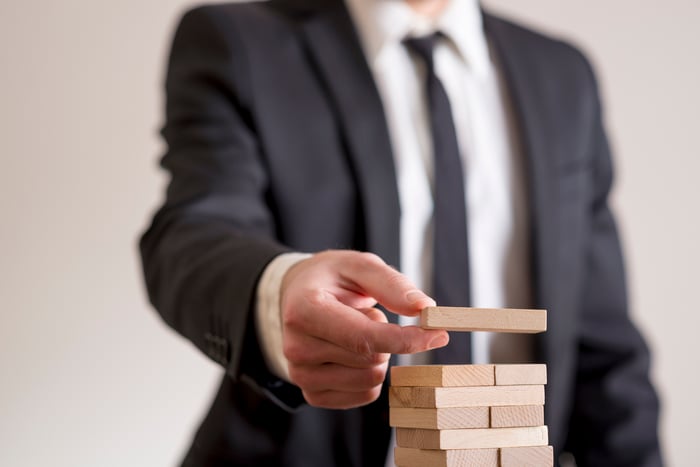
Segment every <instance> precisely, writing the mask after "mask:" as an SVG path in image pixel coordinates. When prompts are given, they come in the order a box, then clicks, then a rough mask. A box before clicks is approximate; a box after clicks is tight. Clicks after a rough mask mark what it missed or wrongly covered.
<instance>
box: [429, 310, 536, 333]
mask: <svg viewBox="0 0 700 467" xmlns="http://www.w3.org/2000/svg"><path fill="white" fill-rule="evenodd" d="M420 325H421V327H423V328H425V329H447V330H449V331H491V332H514V333H529V334H532V333H538V332H544V331H546V330H547V311H546V310H519V309H514V308H458V307H444V306H436V307H428V308H424V309H423V310H422V311H421V317H420Z"/></svg>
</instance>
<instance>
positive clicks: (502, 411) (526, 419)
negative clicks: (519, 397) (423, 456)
mask: <svg viewBox="0 0 700 467" xmlns="http://www.w3.org/2000/svg"><path fill="white" fill-rule="evenodd" d="M490 412H491V425H490V426H491V427H492V428H510V427H521V426H541V425H544V406H543V405H515V406H508V407H491V409H490ZM416 428H418V427H416Z"/></svg>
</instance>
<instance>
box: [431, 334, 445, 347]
mask: <svg viewBox="0 0 700 467" xmlns="http://www.w3.org/2000/svg"><path fill="white" fill-rule="evenodd" d="M449 341H450V336H449V335H448V334H447V333H445V334H440V335H439V336H437V337H434V338H433V340H431V341H430V343H429V344H428V347H430V348H431V349H436V348H438V347H444V346H446V345H447V343H448V342H449Z"/></svg>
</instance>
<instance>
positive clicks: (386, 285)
mask: <svg viewBox="0 0 700 467" xmlns="http://www.w3.org/2000/svg"><path fill="white" fill-rule="evenodd" d="M351 259H352V260H351V261H348V262H347V266H346V267H345V268H343V269H342V270H341V278H342V279H343V281H344V283H345V284H344V285H345V287H347V288H348V289H354V290H357V291H360V292H361V293H362V294H365V295H368V296H371V297H373V298H374V299H375V300H376V301H377V302H379V303H381V304H382V305H383V306H384V307H386V308H387V309H388V310H390V311H392V312H394V313H398V314H402V315H406V316H415V315H417V314H418V313H420V310H422V309H423V308H425V307H429V306H435V300H433V299H432V298H430V297H428V296H427V295H426V294H425V293H423V292H422V291H421V290H419V289H418V288H416V286H415V285H413V283H412V282H411V281H410V280H409V279H408V278H407V277H406V276H404V275H403V274H401V273H400V272H398V271H397V270H396V269H394V268H392V267H391V266H389V265H388V264H386V263H385V262H384V261H383V260H382V259H381V258H379V257H378V256H376V255H374V254H372V253H357V254H355V255H353V257H352V258H351Z"/></svg>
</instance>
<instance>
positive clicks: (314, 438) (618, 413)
mask: <svg viewBox="0 0 700 467" xmlns="http://www.w3.org/2000/svg"><path fill="white" fill-rule="evenodd" d="M426 38H427V39H426ZM426 44H427V45H426ZM163 134H164V136H165V138H166V141H167V143H168V152H167V154H166V155H165V157H164V158H163V165H164V167H165V168H166V169H167V170H169V171H170V173H171V176H172V179H171V183H170V186H169V188H168V193H167V199H166V202H165V204H164V206H163V207H162V208H161V210H160V211H159V212H158V213H157V215H156V216H155V218H154V221H153V224H152V226H151V227H150V229H149V230H148V232H147V233H146V234H145V235H144V237H143V239H142V244H141V248H142V253H143V259H144V269H145V276H146V282H147V285H148V290H149V294H150V297H151V300H152V302H153V303H154V305H155V307H156V308H157V309H158V311H159V312H160V313H161V315H162V316H163V318H164V319H165V320H166V321H167V322H168V323H169V324H170V325H171V326H173V327H174V328H175V329H176V330H177V331H178V332H180V333H182V334H183V335H184V336H185V337H187V338H188V339H190V340H191V341H192V342H193V343H194V344H195V345H196V346H197V347H199V348H200V349H202V351H204V352H205V353H206V354H207V355H209V356H210V357H211V358H212V359H214V360H215V361H217V362H219V363H220V364H221V365H222V366H223V368H224V369H225V370H226V375H225V377H224V379H223V382H222V385H221V388H220V391H219V394H218V395H217V398H216V401H215V402H214V405H213V407H212V409H211V411H210V413H209V414H208V416H207V417H206V419H205V421H204V422H203V424H202V426H201V428H200V430H199V432H198V433H197V436H196V438H195V440H194V443H193V446H192V447H191V449H190V451H189V453H188V455H187V458H186V460H185V463H184V464H185V465H256V466H260V465H271V466H273V465H274V466H302V465H304V466H316V465H319V466H328V465H348V466H381V465H384V463H385V461H386V459H387V453H388V451H389V450H390V447H391V430H390V428H389V427H388V408H387V405H388V404H387V395H386V383H385V375H386V371H387V368H388V366H389V364H390V359H391V361H392V362H395V361H396V359H397V358H400V359H402V360H403V361H416V360H423V361H425V360H430V361H435V362H445V361H459V356H460V355H462V356H463V358H464V360H465V361H462V362H461V363H467V361H466V359H467V358H468V357H467V355H468V354H469V353H471V358H472V360H473V361H475V362H478V361H485V360H498V359H502V360H507V361H516V360H517V361H537V362H546V363H547V364H548V372H549V382H548V386H547V406H546V410H547V412H546V420H547V424H548V425H549V428H550V443H551V444H552V445H554V446H555V449H556V452H557V453H559V452H562V451H569V452H571V453H573V455H574V456H575V458H576V461H577V463H578V465H580V466H581V465H583V466H588V465H590V466H606V465H611V466H613V465H614V466H656V465H660V464H661V460H660V454H659V446H658V440H657V435H656V424H657V418H658V402H657V398H656V395H655V393H654V391H653V389H652V387H651V385H650V383H649V380H648V365H649V357H648V351H647V349H646V346H645V344H644V342H643V340H642V339H641V337H640V336H639V334H638V332H637V331H636V330H635V328H634V327H633V325H632V324H631V322H630V320H629V317H628V315H627V304H626V299H625V284H624V277H623V270H622V261H621V257H620V249H619V245H618V240H617V235H616V232H615V227H614V223H613V220H612V217H611V214H610V211H609V209H608V206H607V195H608V191H609V189H610V185H611V181H612V170H611V162H610V156H609V152H608V147H607V143H606V139H605V136H604V133H603V129H602V123H601V111H600V105H599V102H598V97H597V90H596V86H595V82H594V79H593V77H592V73H591V70H590V68H589V66H588V64H587V62H586V61H585V60H584V59H583V58H582V57H581V55H580V54H579V53H578V52H577V51H576V50H574V49H573V48H571V47H570V46H568V45H566V44H563V43H561V42H557V41H553V40H551V39H548V38H545V37H542V36H540V35H537V34H535V33H533V32H530V31H528V30H525V29H522V28H520V27H518V26H515V25H513V24H511V23H508V22H505V21H503V20H501V19H498V18H496V17H493V16H490V15H488V14H482V13H481V11H480V10H479V8H478V5H477V4H476V3H475V2H472V1H471V0H452V1H449V0H424V1H421V0H406V1H405V2H402V1H399V0H348V1H347V2H345V3H344V2H342V1H341V0H327V1H314V0H271V1H269V2H264V3H252V4H226V5H219V6H209V7H203V8H198V9H195V10H193V11H191V12H189V13H188V14H187V15H185V17H184V18H183V20H182V22H181V24H180V26H179V28H178V31H177V33H176V36H175V39H174V43H173V48H172V53H171V58H170V63H169V69H168V78H167V122H166V126H165V129H164V132H163ZM442 153H452V154H453V155H454V154H456V156H455V157H456V158H457V159H456V160H455V158H452V159H450V160H449V163H447V167H448V169H447V170H445V163H444V160H447V159H444V160H443V159H441V157H443V156H442V155H441V154H442ZM445 157H447V156H445ZM455 163H456V164H457V165H454V164H455ZM449 164H453V165H451V166H450V165H449ZM449 167H452V168H451V169H449ZM455 167H456V169H455ZM455 175H456V178H455ZM462 176H464V180H462V178H461V177H462ZM455 182H456V183H455ZM448 185H449V186H450V187H451V189H452V188H454V186H455V185H461V186H459V193H458V194H457V196H456V197H455V196H454V193H452V195H451V196H452V198H450V201H449V202H447V203H446V202H445V199H447V198H444V196H450V195H445V194H444V191H445V190H444V187H445V186H448ZM464 190H466V192H465V191H464ZM460 193H461V194H460ZM460 197H461V199H460ZM455 200H456V201H455ZM445 206H448V208H449V209H448V210H447V212H446V210H445ZM445 214H447V216H446V215H445ZM465 216H466V219H465ZM449 217H453V218H457V219H458V221H457V222H454V219H452V220H450V219H448V218H449ZM448 222H452V224H449V227H448V228H445V225H448ZM465 228H466V230H465V231H463V230H464V229H465ZM455 232H456V234H455ZM445 239H447V240H445ZM467 239H468V240H467ZM462 240H463V241H462ZM300 253H307V254H300ZM450 261H452V262H453V263H458V264H457V268H459V264H462V265H463V266H464V268H465V269H464V270H463V271H462V272H463V274H462V273H450V274H445V269H444V268H443V264H446V263H450ZM392 266H394V267H396V268H398V270H400V271H402V272H403V273H400V272H398V271H397V270H396V269H394V268H393V267H392ZM449 267H451V266H449ZM449 267H447V269H449ZM455 278H456V280H457V286H454V285H448V284H451V283H452V282H453V281H454V280H455ZM451 281H452V282H451ZM443 289H448V290H447V292H445V293H443V292H442V290H443ZM422 290H428V291H430V293H431V294H434V295H436V297H437V298H438V302H439V303H440V304H446V303H445V302H446V301H449V300H457V301H460V300H461V301H468V302H470V304H472V305H475V306H492V307H501V306H521V307H526V306H532V307H541V308H547V309H548V310H549V331H548V332H547V333H546V334H544V335H542V336H538V337H536V338H533V339H531V340H515V339H507V340H506V341H501V340H499V339H497V338H494V337H493V336H488V335H487V336H483V335H477V336H475V337H474V338H473V339H472V342H471V343H467V342H465V341H464V337H463V336H464V335H452V336H450V337H449V338H448V336H447V334H446V333H445V332H444V331H427V330H422V329H420V328H417V327H415V326H410V325H409V324H410V323H411V317H412V316H415V315H416V314H417V313H418V312H419V310H420V309H422V308H423V307H425V306H429V305H431V304H433V303H435V302H434V300H433V299H432V298H430V297H429V296H427V295H426V294H425V293H424V292H422ZM465 290H466V291H468V292H466V294H463V295H459V294H460V293H464V291H465ZM451 293H456V295H452V297H459V296H461V297H464V298H462V299H454V298H453V299H444V298H442V297H446V296H449V295H450V294H451ZM377 304H378V305H380V306H381V307H383V308H384V310H386V313H385V312H384V311H382V310H381V309H380V307H378V306H377ZM448 304H453V305H466V304H467V303H448ZM399 315H400V317H399ZM387 320H388V321H390V322H387ZM448 340H449V341H450V344H449V345H448V346H447V347H445V345H446V344H447V342H448ZM427 350H434V352H429V353H423V352H424V351H427ZM392 354H394V355H397V356H394V357H391V355H392ZM414 354H416V355H414ZM406 355H408V357H407V356H406ZM411 355H414V356H413V357H411ZM499 355H500V356H499ZM455 356H456V358H455Z"/></svg>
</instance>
